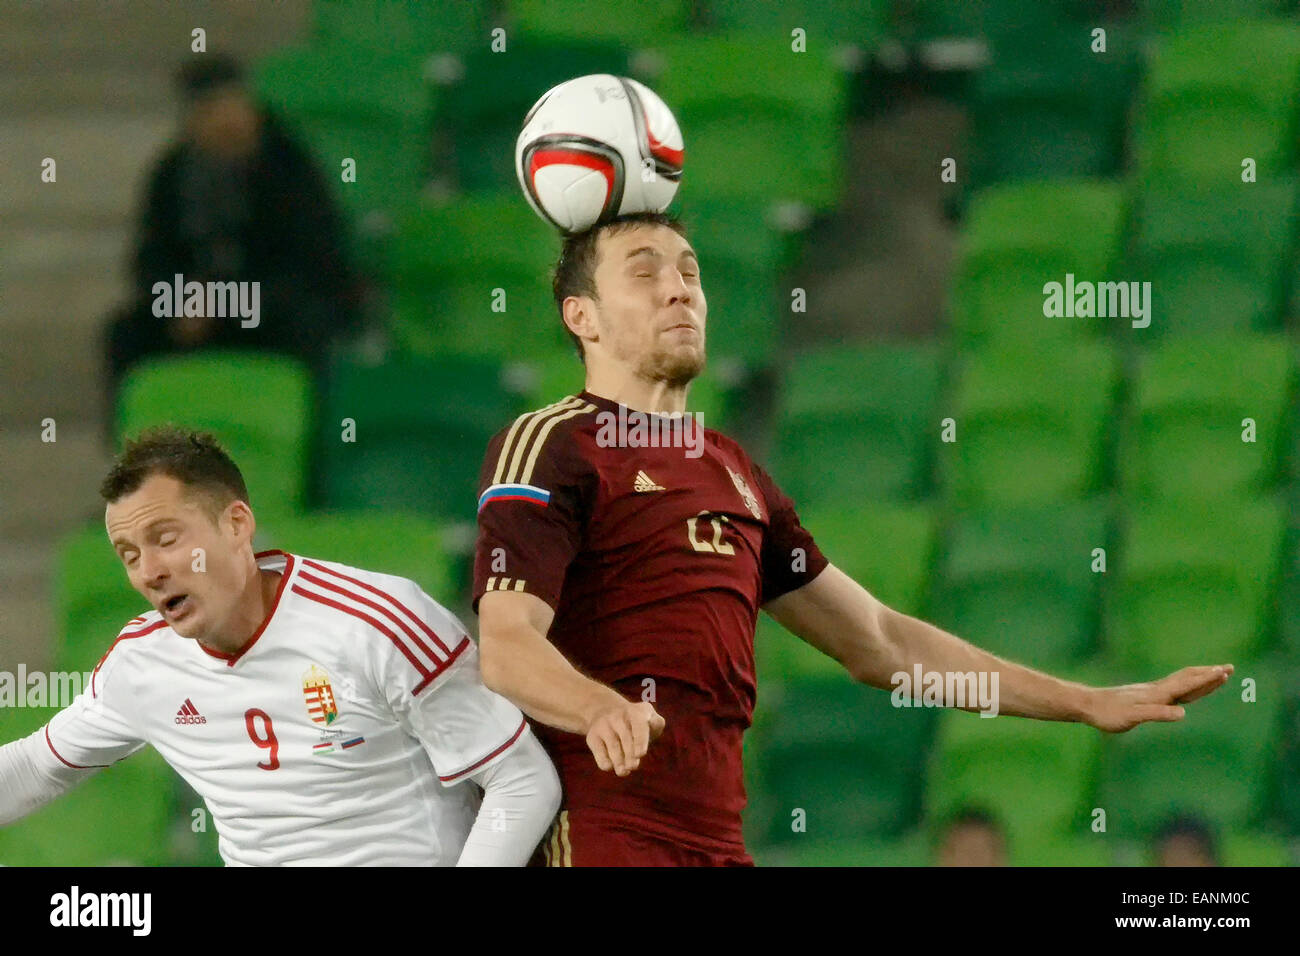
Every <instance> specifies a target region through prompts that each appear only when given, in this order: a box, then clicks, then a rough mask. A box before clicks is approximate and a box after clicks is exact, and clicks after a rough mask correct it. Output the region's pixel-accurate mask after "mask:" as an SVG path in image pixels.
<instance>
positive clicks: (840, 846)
mask: <svg viewBox="0 0 1300 956" xmlns="http://www.w3.org/2000/svg"><path fill="white" fill-rule="evenodd" d="M751 855H752V856H753V857H754V862H755V863H756V864H758V865H759V866H928V865H929V863H930V851H929V846H928V844H927V843H926V840H925V837H924V835H922V834H921V833H920V832H914V833H909V834H906V835H905V836H901V837H898V838H896V839H891V838H888V837H878V838H876V839H873V840H848V839H845V840H832V841H818V840H814V839H812V838H808V839H804V838H800V839H799V840H798V842H791V843H789V844H778V845H773V846H757V847H755V848H754V850H753V851H752V854H751Z"/></svg>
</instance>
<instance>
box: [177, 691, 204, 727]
mask: <svg viewBox="0 0 1300 956" xmlns="http://www.w3.org/2000/svg"><path fill="white" fill-rule="evenodd" d="M207 722H208V718H206V717H204V716H203V715H202V714H200V713H199V709H198V708H197V707H195V706H194V702H193V701H192V700H190V699H189V698H188V697H186V698H185V703H183V704H182V705H181V709H180V710H178V711H176V723H178V724H206V723H207Z"/></svg>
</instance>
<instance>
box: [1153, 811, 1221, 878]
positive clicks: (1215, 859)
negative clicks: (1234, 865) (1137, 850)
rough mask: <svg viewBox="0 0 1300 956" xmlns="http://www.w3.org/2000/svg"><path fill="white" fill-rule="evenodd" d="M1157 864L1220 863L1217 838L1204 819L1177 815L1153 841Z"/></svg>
mask: <svg viewBox="0 0 1300 956" xmlns="http://www.w3.org/2000/svg"><path fill="white" fill-rule="evenodd" d="M1151 854H1152V856H1153V857H1154V858H1155V865H1156V866H1220V865H1221V864H1220V862H1219V847H1218V841H1217V840H1216V839H1215V837H1214V831H1213V830H1212V829H1211V828H1210V825H1209V824H1208V823H1207V822H1206V821H1205V820H1203V819H1201V818H1200V817H1197V816H1193V815H1191V814H1184V815H1181V816H1176V817H1174V818H1172V819H1171V820H1169V821H1168V822H1167V823H1165V824H1164V826H1162V827H1160V829H1159V830H1157V831H1156V835H1155V839H1154V840H1153V841H1152V844H1151Z"/></svg>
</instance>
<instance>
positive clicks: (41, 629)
mask: <svg viewBox="0 0 1300 956" xmlns="http://www.w3.org/2000/svg"><path fill="white" fill-rule="evenodd" d="M0 587H2V588H4V589H5V590H6V591H7V592H8V593H7V595H6V597H5V599H4V602H3V604H0V670H5V671H9V672H10V673H13V672H14V671H16V670H17V669H18V665H19V663H22V664H25V665H27V670H28V672H31V671H34V670H41V671H48V670H49V668H50V662H51V659H52V658H53V653H52V652H53V647H54V613H53V611H52V610H51V607H52V604H51V600H50V598H51V594H50V593H49V588H48V584H46V583H45V582H41V583H40V584H39V585H38V586H37V587H36V588H35V589H34V590H32V589H27V590H18V589H17V587H15V586H13V585H12V584H11V582H9V581H7V580H5V579H4V578H3V577H0ZM5 743H8V741H5Z"/></svg>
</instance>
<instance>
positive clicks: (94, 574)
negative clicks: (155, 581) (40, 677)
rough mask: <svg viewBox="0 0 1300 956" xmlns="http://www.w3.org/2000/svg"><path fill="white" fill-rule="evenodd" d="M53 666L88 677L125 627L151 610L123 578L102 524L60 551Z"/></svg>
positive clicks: (123, 570)
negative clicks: (87, 674) (89, 672)
mask: <svg viewBox="0 0 1300 956" xmlns="http://www.w3.org/2000/svg"><path fill="white" fill-rule="evenodd" d="M57 568H58V570H57V572H56V578H55V582H54V594H55V599H54V601H55V611H54V614H55V620H56V628H55V633H56V635H57V637H56V644H55V649H54V666H55V668H56V669H58V670H66V671H74V672H77V673H86V672H88V671H93V670H94V669H95V665H96V664H98V663H99V660H100V658H102V657H103V656H104V655H105V654H106V653H108V649H109V648H110V647H111V646H112V644H113V641H114V640H115V639H116V638H117V635H118V632H119V631H121V630H122V628H124V627H126V625H127V622H128V621H130V620H131V619H133V618H135V617H136V616H138V615H140V614H144V613H145V612H147V611H149V610H151V608H150V604H149V601H148V600H146V599H145V598H144V597H142V596H141V595H140V593H139V592H138V591H136V590H135V589H134V588H133V587H131V584H130V582H129V581H128V580H127V577H126V567H125V566H124V565H123V564H122V562H121V561H119V560H118V558H117V555H116V553H115V552H114V551H113V546H112V545H111V544H110V543H109V541H108V534H107V532H105V530H104V525H103V523H102V522H95V523H94V524H92V525H90V526H89V527H87V528H85V529H83V530H81V531H78V532H74V533H73V534H71V535H69V536H68V537H67V538H65V539H64V540H63V542H62V543H61V545H60V547H59V556H58V564H57Z"/></svg>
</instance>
